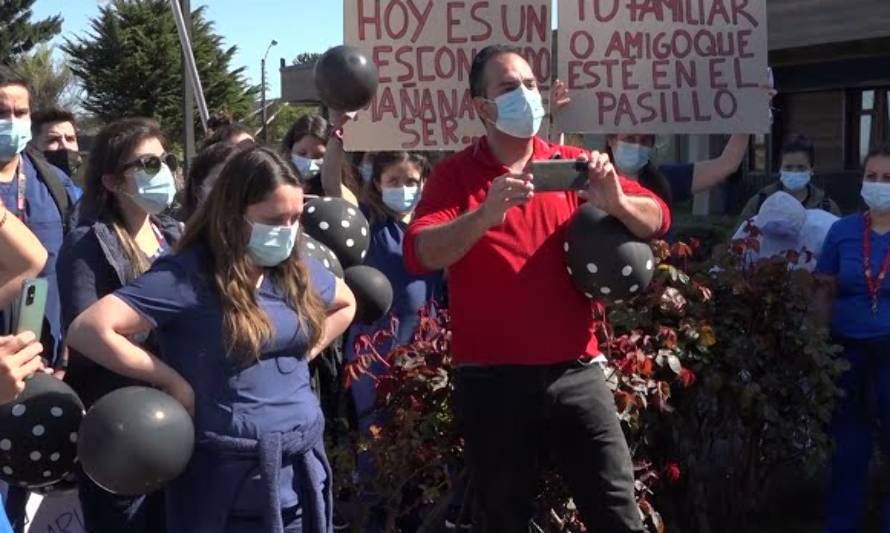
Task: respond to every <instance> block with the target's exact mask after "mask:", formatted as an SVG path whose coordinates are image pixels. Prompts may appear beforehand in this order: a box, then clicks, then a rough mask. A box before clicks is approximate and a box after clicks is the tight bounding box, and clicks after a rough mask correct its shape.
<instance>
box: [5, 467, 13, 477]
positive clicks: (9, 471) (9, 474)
mask: <svg viewBox="0 0 890 533" xmlns="http://www.w3.org/2000/svg"><path fill="white" fill-rule="evenodd" d="M3 473H4V474H6V475H7V476H11V475H12V468H9V467H8V466H4V467H3Z"/></svg>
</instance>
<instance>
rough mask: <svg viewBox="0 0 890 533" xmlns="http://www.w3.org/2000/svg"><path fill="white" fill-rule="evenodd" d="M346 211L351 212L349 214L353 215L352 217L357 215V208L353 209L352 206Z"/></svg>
mask: <svg viewBox="0 0 890 533" xmlns="http://www.w3.org/2000/svg"><path fill="white" fill-rule="evenodd" d="M346 212H347V213H349V216H351V217H354V216H355V209H353V208H351V207H350V208H349V209H347V210H346Z"/></svg>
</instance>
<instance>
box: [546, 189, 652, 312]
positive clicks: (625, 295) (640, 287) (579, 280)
mask: <svg viewBox="0 0 890 533" xmlns="http://www.w3.org/2000/svg"><path fill="white" fill-rule="evenodd" d="M563 250H564V251H565V254H566V255H565V256H566V271H567V272H568V274H569V276H571V278H572V282H573V283H574V285H575V287H576V288H577V289H578V290H579V291H581V292H582V293H583V294H584V295H585V296H586V297H588V298H599V299H604V300H609V301H613V302H615V301H622V300H627V299H630V298H633V297H634V296H636V295H638V294H639V293H640V292H642V291H644V290H645V289H646V287H648V286H649V282H651V281H652V276H653V274H654V271H655V257H654V256H653V255H652V248H651V247H650V246H649V243H647V242H645V241H641V240H639V239H637V238H636V237H635V236H634V235H633V234H632V233H631V232H630V231H629V230H628V229H627V228H626V227H625V226H624V224H622V223H621V222H620V221H618V219H616V218H614V217H611V216H609V215H607V214H606V213H605V212H604V211H601V210H600V209H597V208H596V207H593V206H592V205H584V206H582V207H580V208H579V209H578V211H577V212H576V213H575V216H574V217H573V218H572V220H571V221H570V222H569V226H568V229H567V231H566V240H565V242H564V243H563Z"/></svg>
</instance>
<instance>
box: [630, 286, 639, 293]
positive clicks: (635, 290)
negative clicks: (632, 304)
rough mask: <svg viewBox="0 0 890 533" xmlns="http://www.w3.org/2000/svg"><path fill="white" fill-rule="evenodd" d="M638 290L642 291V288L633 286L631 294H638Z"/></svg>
mask: <svg viewBox="0 0 890 533" xmlns="http://www.w3.org/2000/svg"><path fill="white" fill-rule="evenodd" d="M638 290H640V286H639V285H633V286H631V288H630V293H631V294H634V293H635V292H637V291H638Z"/></svg>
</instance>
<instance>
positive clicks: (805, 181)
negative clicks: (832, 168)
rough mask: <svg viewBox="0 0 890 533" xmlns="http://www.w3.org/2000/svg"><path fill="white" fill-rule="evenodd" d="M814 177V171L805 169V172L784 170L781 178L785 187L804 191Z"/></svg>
mask: <svg viewBox="0 0 890 533" xmlns="http://www.w3.org/2000/svg"><path fill="white" fill-rule="evenodd" d="M812 177H813V173H812V172H810V171H808V170H805V171H803V172H790V171H787V170H783V171H782V173H781V175H780V178H779V179H780V180H781V181H782V187H785V189H786V190H788V191H791V192H798V191H802V190H803V189H804V188H805V187H806V186H807V185H809V184H810V180H811V179H812Z"/></svg>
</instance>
